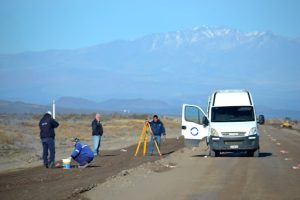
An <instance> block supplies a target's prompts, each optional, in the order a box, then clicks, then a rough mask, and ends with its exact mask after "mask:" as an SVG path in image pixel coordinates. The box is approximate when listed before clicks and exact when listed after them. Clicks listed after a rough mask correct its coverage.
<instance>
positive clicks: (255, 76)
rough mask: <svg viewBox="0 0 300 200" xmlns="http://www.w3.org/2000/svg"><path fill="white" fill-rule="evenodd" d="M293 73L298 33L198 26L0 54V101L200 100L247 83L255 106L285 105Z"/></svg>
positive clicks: (299, 64) (291, 101)
mask: <svg viewBox="0 0 300 200" xmlns="http://www.w3.org/2000/svg"><path fill="white" fill-rule="evenodd" d="M299 76H300V42H299V38H287V37H283V36H279V35H276V34H273V33H271V32H257V31H253V32H242V31H239V30H236V29H232V28H228V27H205V26H202V27H195V28H192V29H187V30H182V31H173V32H167V33H155V34H150V35H147V36H144V37H142V38H138V39H136V40H132V41H124V40H119V41H113V42H110V43H105V44H99V45H95V46H92V47H87V48H80V49H74V50H49V51H42V52H24V53H20V54H13V55H0V78H1V86H0V99H1V98H2V99H13V100H14V99H17V100H19V99H21V100H25V101H34V102H44V101H48V100H50V99H51V98H53V97H60V96H75V97H84V98H89V99H92V100H96V101H98V102H100V101H102V100H106V99H112V98H122V99H124V98H125V99H126V98H144V99H147V98H150V99H161V100H164V101H167V102H173V103H174V104H179V103H181V102H188V103H200V104H203V105H205V104H206V100H207V95H209V94H210V93H211V92H212V90H215V89H221V88H246V89H249V90H251V91H252V92H253V94H254V98H255V99H257V103H258V104H261V105H267V106H269V104H270V103H271V104H272V105H271V106H272V107H276V106H279V107H280V108H289V109H291V108H294V107H297V105H298V102H299V101H300V84H298V77H299ZM287 102H288V103H287Z"/></svg>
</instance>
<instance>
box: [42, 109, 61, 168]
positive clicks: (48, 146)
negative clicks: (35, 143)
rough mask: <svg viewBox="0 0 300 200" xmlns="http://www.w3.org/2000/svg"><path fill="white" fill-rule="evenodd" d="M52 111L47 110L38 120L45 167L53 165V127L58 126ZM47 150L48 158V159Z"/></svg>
mask: <svg viewBox="0 0 300 200" xmlns="http://www.w3.org/2000/svg"><path fill="white" fill-rule="evenodd" d="M51 115H52V113H51V112H50V111H48V112H47V113H46V114H45V115H44V116H43V118H42V119H41V120H40V122H39V127H40V138H41V141H42V145H43V160H44V166H45V167H46V168H49V167H50V168H53V167H54V160H55V142H54V139H55V132H54V129H55V128H57V127H58V126H59V123H58V122H57V121H55V119H53V118H52V116H51ZM48 151H50V158H49V160H48Z"/></svg>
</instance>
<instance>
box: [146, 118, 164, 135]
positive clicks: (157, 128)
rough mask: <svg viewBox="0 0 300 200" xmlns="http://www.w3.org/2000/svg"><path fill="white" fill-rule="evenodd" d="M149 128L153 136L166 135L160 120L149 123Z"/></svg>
mask: <svg viewBox="0 0 300 200" xmlns="http://www.w3.org/2000/svg"><path fill="white" fill-rule="evenodd" d="M150 126H151V129H152V131H153V134H154V135H155V136H161V135H162V134H163V135H166V130H165V127H164V124H163V123H162V122H161V121H160V120H158V121H157V122H154V121H151V122H150Z"/></svg>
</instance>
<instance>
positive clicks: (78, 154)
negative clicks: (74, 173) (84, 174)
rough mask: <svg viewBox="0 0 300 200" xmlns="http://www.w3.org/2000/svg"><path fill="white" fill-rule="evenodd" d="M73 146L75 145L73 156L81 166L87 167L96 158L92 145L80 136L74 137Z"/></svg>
mask: <svg viewBox="0 0 300 200" xmlns="http://www.w3.org/2000/svg"><path fill="white" fill-rule="evenodd" d="M72 142H73V146H74V147H75V148H74V150H73V152H72V154H71V157H72V158H73V159H74V160H75V161H76V162H77V163H78V164H79V168H86V167H88V166H89V164H90V162H92V160H93V159H94V153H93V151H92V150H91V149H90V147H89V146H88V145H87V144H85V143H83V142H81V141H80V140H79V138H74V139H72Z"/></svg>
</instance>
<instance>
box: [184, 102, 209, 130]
mask: <svg viewBox="0 0 300 200" xmlns="http://www.w3.org/2000/svg"><path fill="white" fill-rule="evenodd" d="M203 118H204V114H203V113H202V111H201V110H200V109H199V108H197V107H194V106H186V107H185V120H186V121H188V122H194V123H196V124H200V125H201V124H203Z"/></svg>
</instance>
